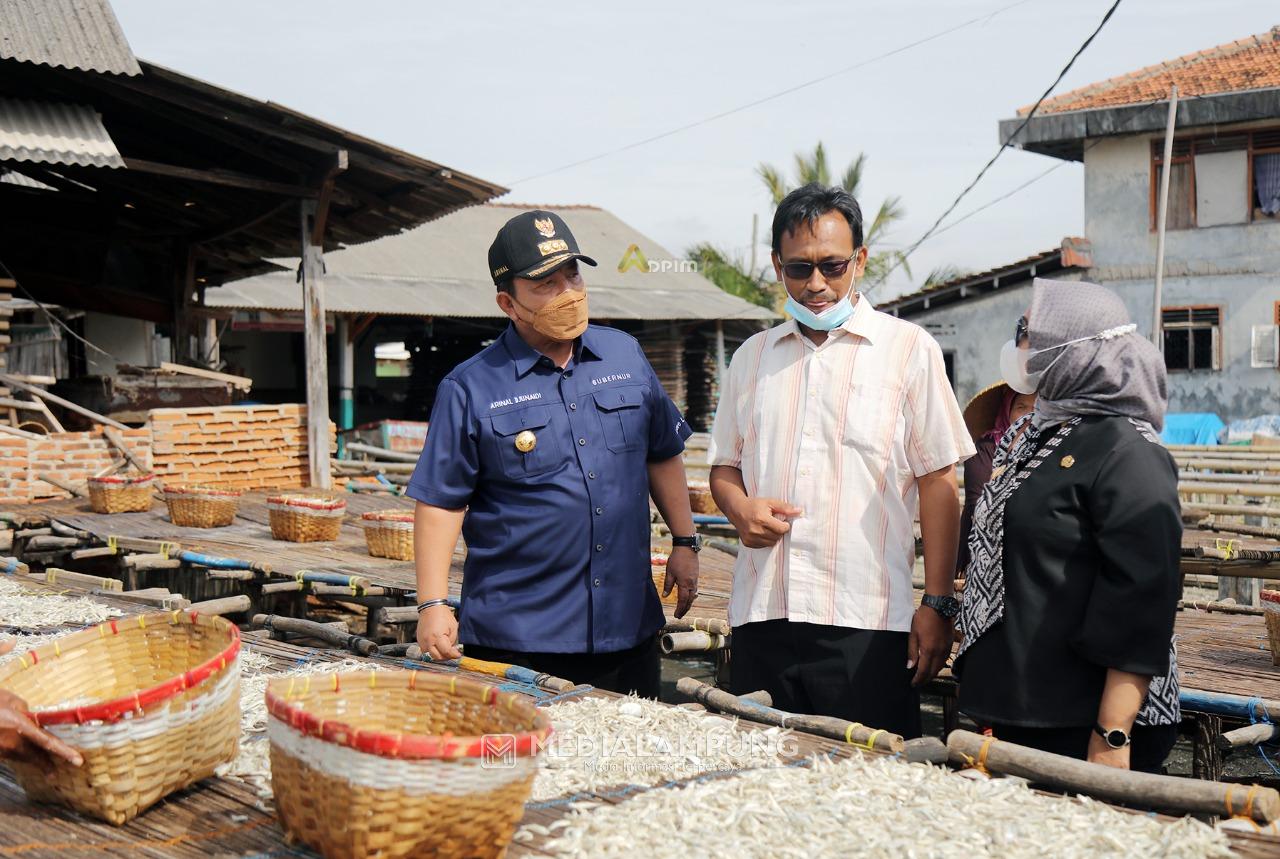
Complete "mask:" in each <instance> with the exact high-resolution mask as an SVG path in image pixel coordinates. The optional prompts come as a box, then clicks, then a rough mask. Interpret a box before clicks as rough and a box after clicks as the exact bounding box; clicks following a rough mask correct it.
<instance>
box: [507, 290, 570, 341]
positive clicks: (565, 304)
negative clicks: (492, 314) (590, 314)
mask: <svg viewBox="0 0 1280 859" xmlns="http://www.w3.org/2000/svg"><path fill="white" fill-rule="evenodd" d="M511 300H512V301H515V299H514V298H512V299H511ZM515 303H516V304H520V302H518V301H515ZM520 306H521V307H524V305H523V304H520ZM526 309H527V308H526ZM524 321H525V322H527V323H528V324H529V325H530V326H532V327H533V330H534V331H537V332H538V333H539V334H541V335H542V336H543V337H546V338H549V339H551V340H556V341H558V342H564V341H566V340H576V339H577V338H579V337H581V336H582V332H584V331H586V330H587V294H586V292H584V291H582V290H580V289H569V290H566V291H564V292H562V293H560V294H559V295H557V296H556V297H555V298H553V299H551V300H550V301H548V302H547V303H546V304H544V305H542V307H540V308H538V309H537V310H536V311H534V313H533V318H532V319H525V320H524Z"/></svg>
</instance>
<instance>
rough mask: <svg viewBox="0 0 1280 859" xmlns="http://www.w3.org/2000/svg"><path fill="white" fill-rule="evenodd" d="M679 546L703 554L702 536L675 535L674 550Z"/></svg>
mask: <svg viewBox="0 0 1280 859" xmlns="http://www.w3.org/2000/svg"><path fill="white" fill-rule="evenodd" d="M677 546H678V547H680V548H684V549H693V551H695V552H701V551H702V535H701V534H694V535H693V536H692V537H677V536H675V535H674V534H672V535H671V547H672V548H673V549H674V548H676V547H677Z"/></svg>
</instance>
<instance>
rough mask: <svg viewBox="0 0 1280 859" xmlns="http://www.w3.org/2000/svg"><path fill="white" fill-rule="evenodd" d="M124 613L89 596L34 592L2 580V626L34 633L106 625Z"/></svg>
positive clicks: (0, 593) (0, 585) (0, 586)
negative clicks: (64, 627)
mask: <svg viewBox="0 0 1280 859" xmlns="http://www.w3.org/2000/svg"><path fill="white" fill-rule="evenodd" d="M123 613H124V612H122V611H120V610H119V609H115V608H109V607H108V606H105V605H102V604H101V603H98V602H95V601H94V600H91V599H89V598H87V597H65V596H62V595H61V594H51V593H45V592H42V591H33V590H29V589H27V588H24V587H22V586H21V585H18V584H15V583H13V582H7V581H4V580H2V579H0V624H3V625H5V626H8V627H12V628H16V629H23V630H34V629H48V628H50V627H56V626H64V625H66V624H81V625H86V624H92V623H102V622H103V621H104V620H109V619H110V618H113V617H119V616H120V615H121V614H123Z"/></svg>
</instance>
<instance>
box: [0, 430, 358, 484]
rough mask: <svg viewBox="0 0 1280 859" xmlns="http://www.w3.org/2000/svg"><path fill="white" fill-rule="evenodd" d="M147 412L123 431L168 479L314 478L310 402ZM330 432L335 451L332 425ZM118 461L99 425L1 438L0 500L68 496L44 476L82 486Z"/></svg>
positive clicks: (141, 457) (288, 480) (269, 480)
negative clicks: (139, 423)
mask: <svg viewBox="0 0 1280 859" xmlns="http://www.w3.org/2000/svg"><path fill="white" fill-rule="evenodd" d="M150 417H151V420H150V423H149V424H148V425H147V426H145V427H141V428H140V429H132V430H127V431H125V432H122V433H121V436H123V438H124V440H125V444H127V445H128V446H129V449H130V450H131V451H132V452H133V454H134V455H135V456H136V457H137V458H138V459H139V460H140V461H141V462H142V463H143V464H145V465H146V466H147V467H148V468H150V469H151V470H152V471H153V472H154V473H155V474H156V475H157V476H158V477H159V478H160V479H161V481H162V482H164V483H199V484H203V485H206V486H216V487H219V488H223V489H296V488H299V487H303V486H306V485H307V484H308V483H309V482H310V481H309V477H310V468H309V464H308V459H307V409H306V406H300V405H283V406H217V407H208V408H191V409H153V410H152V411H151V413H150ZM329 433H330V451H331V452H332V450H333V449H334V448H335V447H336V435H335V431H334V429H333V426H332V424H331V425H330V430H329ZM120 459H121V456H120V453H119V451H117V450H116V449H115V448H114V447H112V446H111V444H110V443H109V442H108V441H107V440H106V438H104V437H103V435H102V431H101V429H100V428H99V429H95V430H93V431H91V432H66V433H54V434H52V435H49V436H46V437H43V438H22V437H13V436H7V435H4V436H0V504H30V503H32V502H35V501H44V500H47V499H50V498H66V497H67V493H66V492H64V491H63V490H61V489H59V488H57V487H56V486H53V485H52V484H50V483H46V482H45V481H43V480H41V479H40V475H41V474H49V475H52V476H53V477H54V478H55V479H57V480H60V481H61V482H63V483H69V484H81V485H83V484H84V482H85V480H87V479H88V478H89V477H92V476H93V475H95V474H98V473H99V472H102V471H104V470H105V469H107V468H109V467H110V466H111V465H112V464H113V463H117V462H119V461H120Z"/></svg>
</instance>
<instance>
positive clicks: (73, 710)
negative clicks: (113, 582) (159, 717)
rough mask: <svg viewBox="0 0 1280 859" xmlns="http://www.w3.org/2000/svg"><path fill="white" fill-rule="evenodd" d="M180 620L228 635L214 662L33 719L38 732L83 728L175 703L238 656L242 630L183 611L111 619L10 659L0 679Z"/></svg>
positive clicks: (33, 714) (227, 622) (214, 619)
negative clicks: (115, 637) (131, 632)
mask: <svg viewBox="0 0 1280 859" xmlns="http://www.w3.org/2000/svg"><path fill="white" fill-rule="evenodd" d="M180 620H185V621H187V622H189V623H190V624H191V625H192V626H197V625H199V624H200V623H201V622H204V623H209V624H212V625H213V626H215V627H217V628H221V629H222V630H223V631H225V632H227V633H228V635H229V643H228V644H227V646H226V647H225V648H224V649H223V650H222V651H221V652H219V653H218V654H217V655H216V656H214V657H212V658H210V659H207V660H205V661H204V662H202V663H201V664H199V665H197V666H196V667H195V668H192V669H191V670H190V671H186V672H184V673H182V674H179V675H178V676H176V677H173V678H170V679H169V680H166V681H165V682H163V683H159V684H157V685H155V686H151V687H149V688H147V689H143V690H141V691H138V692H134V693H133V694H132V695H125V696H122V697H119V698H113V699H110V700H108V701H100V702H98V703H95V704H92V705H89V706H87V707H69V708H66V709H63V710H41V711H40V712H38V713H32V714H31V717H32V718H33V719H35V721H36V724H38V725H40V726H41V727H43V726H46V725H71V724H76V725H78V724H82V723H84V722H118V721H119V720H120V719H122V718H123V717H124V716H125V714H126V713H132V712H139V711H141V710H142V709H143V708H145V707H149V706H151V705H153V704H159V703H161V702H163V701H166V700H168V699H170V698H173V697H175V696H177V695H179V694H181V693H182V692H185V691H186V690H188V689H190V688H191V687H193V686H196V685H199V684H200V683H203V682H204V681H205V680H207V679H209V677H210V676H212V675H213V674H214V673H216V672H218V671H222V670H223V669H225V668H226V667H227V666H228V665H230V664H231V662H232V661H233V660H234V659H235V658H236V656H237V655H238V654H239V653H240V629H239V628H238V627H237V626H236V625H235V624H234V623H231V621H229V620H226V619H225V618H222V617H218V616H217V615H204V614H201V613H199V612H194V611H186V610H183V609H176V610H174V611H170V612H153V613H148V614H139V615H133V616H131V617H125V618H112V619H111V620H109V621H106V622H104V623H100V624H97V625H96V626H90V627H87V628H85V629H82V630H80V631H78V632H73V633H71V634H70V635H68V636H65V637H63V638H59V639H56V640H54V641H51V642H49V643H48V644H45V645H42V646H41V647H37V648H35V649H34V650H29V651H27V652H26V653H22V654H19V655H18V656H16V657H14V659H13V662H12V664H13V665H14V666H16V667H15V668H14V669H13V670H11V671H0V679H6V678H8V677H10V676H12V675H14V674H18V673H20V672H22V671H26V670H29V669H31V668H34V667H36V666H37V665H39V664H40V662H41V661H48V660H49V659H50V658H52V659H58V658H60V657H62V656H63V655H64V654H67V653H70V652H72V651H74V650H79V649H81V648H82V647H86V646H92V644H93V643H94V642H96V641H98V640H99V639H101V638H106V637H107V635H119V634H120V632H121V630H122V629H127V628H130V627H132V626H133V625H134V624H136V625H137V626H138V627H139V628H140V629H146V628H147V623H148V622H151V623H156V622H160V623H169V624H171V625H173V624H177V623H179V622H180ZM95 632H96V633H97V634H96V635H95V634H94V633H95ZM68 645H69V646H68Z"/></svg>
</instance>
